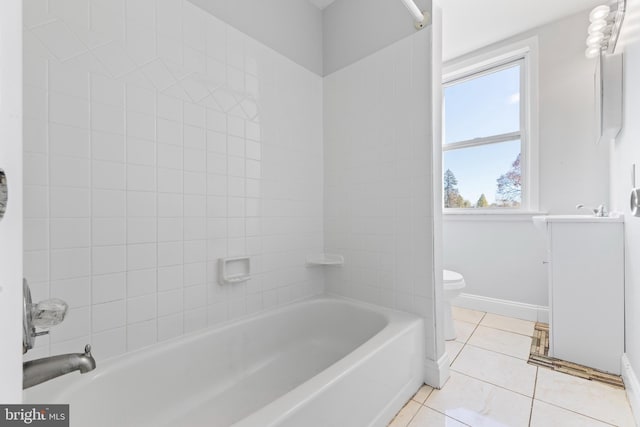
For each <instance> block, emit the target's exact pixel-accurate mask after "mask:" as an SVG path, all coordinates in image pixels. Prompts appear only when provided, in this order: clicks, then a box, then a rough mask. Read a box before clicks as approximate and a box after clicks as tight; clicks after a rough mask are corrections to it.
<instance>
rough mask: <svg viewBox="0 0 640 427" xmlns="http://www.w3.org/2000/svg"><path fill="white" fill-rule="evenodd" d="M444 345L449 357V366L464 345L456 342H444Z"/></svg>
mask: <svg viewBox="0 0 640 427" xmlns="http://www.w3.org/2000/svg"><path fill="white" fill-rule="evenodd" d="M444 345H445V348H446V349H447V355H449V365H451V364H452V363H453V361H454V360H456V357H458V353H460V350H462V347H464V344H463V343H461V342H458V341H445V342H444Z"/></svg>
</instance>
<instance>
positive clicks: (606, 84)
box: [593, 54, 623, 143]
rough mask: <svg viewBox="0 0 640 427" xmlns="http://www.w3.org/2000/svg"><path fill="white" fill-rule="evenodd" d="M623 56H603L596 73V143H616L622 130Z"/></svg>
mask: <svg viewBox="0 0 640 427" xmlns="http://www.w3.org/2000/svg"><path fill="white" fill-rule="evenodd" d="M622 61H623V59H622V54H617V55H604V54H603V55H601V56H600V58H599V59H598V61H597V63H596V69H595V73H594V78H593V81H594V96H595V123H596V143H600V142H602V141H607V142H609V141H615V139H616V137H617V136H618V134H619V133H620V131H621V130H622V79H623V76H622V70H623V67H622V64H623V63H622Z"/></svg>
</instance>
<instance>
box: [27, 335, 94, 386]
mask: <svg viewBox="0 0 640 427" xmlns="http://www.w3.org/2000/svg"><path fill="white" fill-rule="evenodd" d="M95 368H96V360H95V359H94V358H93V356H92V355H91V345H89V344H87V345H86V346H85V348H84V353H71V354H61V355H59V356H51V357H45V358H42V359H37V360H31V361H29V362H25V363H24V364H23V365H22V388H23V389H25V388H29V387H33V386H34V385H38V384H41V383H43V382H45V381H49V380H52V379H54V378H56V377H59V376H61V375H65V374H68V373H70V372H73V371H80V373H81V374H85V373H87V372H89V371H93V370H94V369H95Z"/></svg>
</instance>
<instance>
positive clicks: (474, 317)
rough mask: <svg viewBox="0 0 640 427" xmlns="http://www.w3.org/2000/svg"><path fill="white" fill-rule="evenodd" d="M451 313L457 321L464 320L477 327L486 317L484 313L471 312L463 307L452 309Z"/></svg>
mask: <svg viewBox="0 0 640 427" xmlns="http://www.w3.org/2000/svg"><path fill="white" fill-rule="evenodd" d="M451 313H452V315H453V318H454V319H455V320H462V321H463V322H469V323H473V324H474V325H477V324H478V323H480V320H482V317H483V316H484V315H485V313H484V311H476V310H469V309H468V308H462V307H456V306H452V307H451Z"/></svg>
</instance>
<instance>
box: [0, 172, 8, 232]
mask: <svg viewBox="0 0 640 427" xmlns="http://www.w3.org/2000/svg"><path fill="white" fill-rule="evenodd" d="M7 193H8V189H7V176H6V175H5V173H4V171H3V170H2V169H0V220H2V218H4V213H5V212H6V211H7V198H8V194H7Z"/></svg>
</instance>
